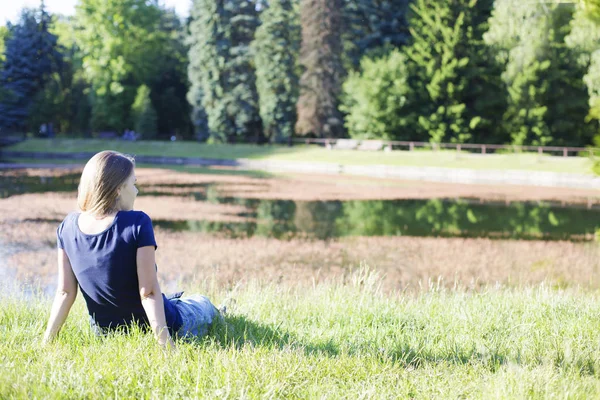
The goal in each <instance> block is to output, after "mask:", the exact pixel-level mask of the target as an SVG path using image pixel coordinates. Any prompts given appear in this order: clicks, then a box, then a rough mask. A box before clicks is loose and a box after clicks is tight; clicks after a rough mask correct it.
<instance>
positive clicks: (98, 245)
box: [57, 211, 178, 328]
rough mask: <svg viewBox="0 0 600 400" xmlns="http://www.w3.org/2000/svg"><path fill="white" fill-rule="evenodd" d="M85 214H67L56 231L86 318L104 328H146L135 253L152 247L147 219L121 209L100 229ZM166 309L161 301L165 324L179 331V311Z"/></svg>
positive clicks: (150, 223)
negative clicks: (134, 323) (137, 325)
mask: <svg viewBox="0 0 600 400" xmlns="http://www.w3.org/2000/svg"><path fill="white" fill-rule="evenodd" d="M83 215H84V214H80V213H71V214H69V215H68V216H67V217H66V218H65V220H64V221H63V223H62V224H61V225H60V226H59V228H58V230H57V239H58V247H59V248H62V249H64V251H65V252H66V253H67V255H68V257H69V260H70V262H71V266H72V268H73V273H74V274H75V277H76V278H77V281H78V283H79V286H80V288H81V291H82V293H83V296H84V298H85V301H86V303H87V306H88V310H89V313H90V316H91V317H92V318H93V320H94V322H95V323H96V324H97V325H99V326H100V327H103V328H109V327H116V326H120V325H129V324H130V323H131V322H132V321H133V320H136V321H139V322H141V323H143V324H146V323H147V322H148V321H147V317H146V313H145V311H144V308H143V307H142V303H141V300H140V294H139V282H138V276H137V268H136V253H137V249H138V248H140V247H144V246H155V248H156V241H155V239H154V233H153V229H152V222H151V220H150V218H149V217H148V215H146V214H145V213H143V212H141V211H119V212H118V213H116V215H115V216H114V218H113V219H112V221H110V220H109V221H107V222H105V224H104V229H102V230H100V228H102V227H103V226H102V224H95V225H94V224H93V223H91V224H90V223H85V216H84V217H83V218H84V219H82V216H83ZM80 219H82V220H81V221H80ZM80 222H84V223H83V224H80ZM88 222H89V220H88ZM81 225H83V226H84V229H85V232H84V231H83V230H82V229H81ZM94 228H95V229H94ZM170 306H171V304H170V303H168V302H167V303H165V317H166V318H167V325H168V326H169V327H172V328H177V325H178V321H177V312H176V311H175V310H171V308H172V307H170Z"/></svg>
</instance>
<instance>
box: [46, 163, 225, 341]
mask: <svg viewBox="0 0 600 400" xmlns="http://www.w3.org/2000/svg"><path fill="white" fill-rule="evenodd" d="M134 167H135V163H134V160H133V159H132V158H130V157H128V156H125V155H123V154H120V153H117V152H114V151H103V152H100V153H98V154H96V155H95V156H94V157H92V158H91V159H90V160H89V161H88V163H87V164H86V165H85V168H84V169H83V173H82V174H81V181H80V182H79V190H78V196H77V205H78V206H79V209H80V210H81V212H74V213H71V214H69V215H68V216H67V217H66V218H65V219H64V221H63V222H62V223H61V224H60V226H59V227H58V229H57V239H58V287H57V291H56V297H55V299H54V302H53V304H52V311H51V314H50V319H49V320H48V327H47V329H46V333H45V335H44V341H45V342H48V341H50V340H52V339H53V338H54V337H55V336H56V335H57V334H58V332H59V330H60V328H61V326H62V324H63V323H64V321H65V320H66V318H67V316H68V314H69V310H70V309H71V306H72V305H73V302H74V301H75V298H76V296H77V286H78V285H79V287H80V288H81V292H82V294H83V297H84V298H85V302H86V304H87V308H88V312H89V315H90V323H91V325H92V328H93V329H94V331H95V332H96V333H97V334H104V333H106V332H108V331H111V330H114V329H117V328H125V329H126V328H127V327H128V326H130V325H131V324H132V323H137V324H140V325H142V326H146V327H147V326H150V327H151V328H152V331H153V332H154V335H155V337H156V338H157V340H158V343H159V344H160V345H162V346H166V347H169V348H171V347H173V346H174V343H173V338H174V337H193V336H203V335H204V334H206V333H207V331H208V328H209V327H210V325H211V324H212V322H213V319H215V318H220V314H219V312H218V310H217V309H216V308H215V307H214V306H213V305H212V304H211V302H210V301H209V300H208V299H207V298H206V297H204V296H193V297H189V298H181V293H179V294H178V295H175V296H174V297H173V298H171V299H167V298H166V297H165V296H164V295H163V294H162V292H161V290H160V286H159V284H158V279H157V273H156V264H155V250H156V248H157V246H156V241H155V239H154V231H153V229H152V221H151V220H150V217H148V215H146V214H145V213H143V212H142V211H132V208H133V203H134V201H135V198H136V196H137V194H138V190H137V188H136V187H135V183H136V178H135V171H134Z"/></svg>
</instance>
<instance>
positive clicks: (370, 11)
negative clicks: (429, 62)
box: [343, 0, 410, 69]
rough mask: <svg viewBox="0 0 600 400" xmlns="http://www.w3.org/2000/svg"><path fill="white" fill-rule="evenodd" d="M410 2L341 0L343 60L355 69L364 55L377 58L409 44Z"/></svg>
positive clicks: (408, 0)
mask: <svg viewBox="0 0 600 400" xmlns="http://www.w3.org/2000/svg"><path fill="white" fill-rule="evenodd" d="M409 3H410V0H345V1H344V8H343V17H344V58H345V59H347V60H348V61H347V62H345V65H348V68H349V69H357V68H358V67H359V65H360V62H361V59H362V58H363V56H365V55H369V56H379V55H381V54H380V53H381V52H384V53H387V52H389V51H390V50H391V49H395V48H401V47H402V46H404V45H406V44H408V43H409V41H410V32H409V29H408V19H407V14H408V11H409Z"/></svg>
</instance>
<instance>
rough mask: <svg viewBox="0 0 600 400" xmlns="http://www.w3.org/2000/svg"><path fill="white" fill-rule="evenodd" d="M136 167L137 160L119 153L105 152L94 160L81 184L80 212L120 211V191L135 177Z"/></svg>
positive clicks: (85, 168) (88, 164)
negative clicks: (132, 176)
mask: <svg viewBox="0 0 600 400" xmlns="http://www.w3.org/2000/svg"><path fill="white" fill-rule="evenodd" d="M134 167H135V160H134V159H133V157H131V156H128V155H125V154H121V153H118V152H116V151H110V150H106V151H101V152H100V153H98V154H96V155H94V156H93V157H92V158H90V160H89V161H88V162H87V164H85V167H84V168H83V172H82V173H81V180H80V181H79V189H78V193H77V206H78V207H79V209H80V210H81V211H84V212H89V213H91V214H95V215H106V214H110V213H111V212H113V211H116V207H117V202H118V197H119V189H120V188H121V186H122V185H123V183H125V181H126V180H127V178H129V177H130V176H131V174H132V173H133V169H134Z"/></svg>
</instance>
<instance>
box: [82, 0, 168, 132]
mask: <svg viewBox="0 0 600 400" xmlns="http://www.w3.org/2000/svg"><path fill="white" fill-rule="evenodd" d="M161 14H162V9H161V8H160V7H159V5H158V2H157V0H149V1H147V0H111V1H104V0H80V2H79V3H78V5H77V8H76V23H77V28H78V29H77V36H76V38H77V45H78V47H79V49H80V50H81V52H82V55H83V68H84V72H85V77H86V79H87V81H88V82H90V83H91V85H92V91H91V102H92V128H93V129H94V130H116V131H121V130H123V129H125V128H127V127H128V126H129V127H130V124H131V120H130V115H129V110H130V109H131V104H132V103H133V101H134V98H135V95H136V91H137V88H138V86H139V85H140V84H144V83H148V82H150V81H151V80H152V78H153V77H154V76H156V75H157V69H158V67H159V66H160V61H161V59H162V56H163V54H162V52H161V49H163V48H164V46H165V45H166V40H165V36H164V35H163V31H161V29H160V23H161Z"/></svg>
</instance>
